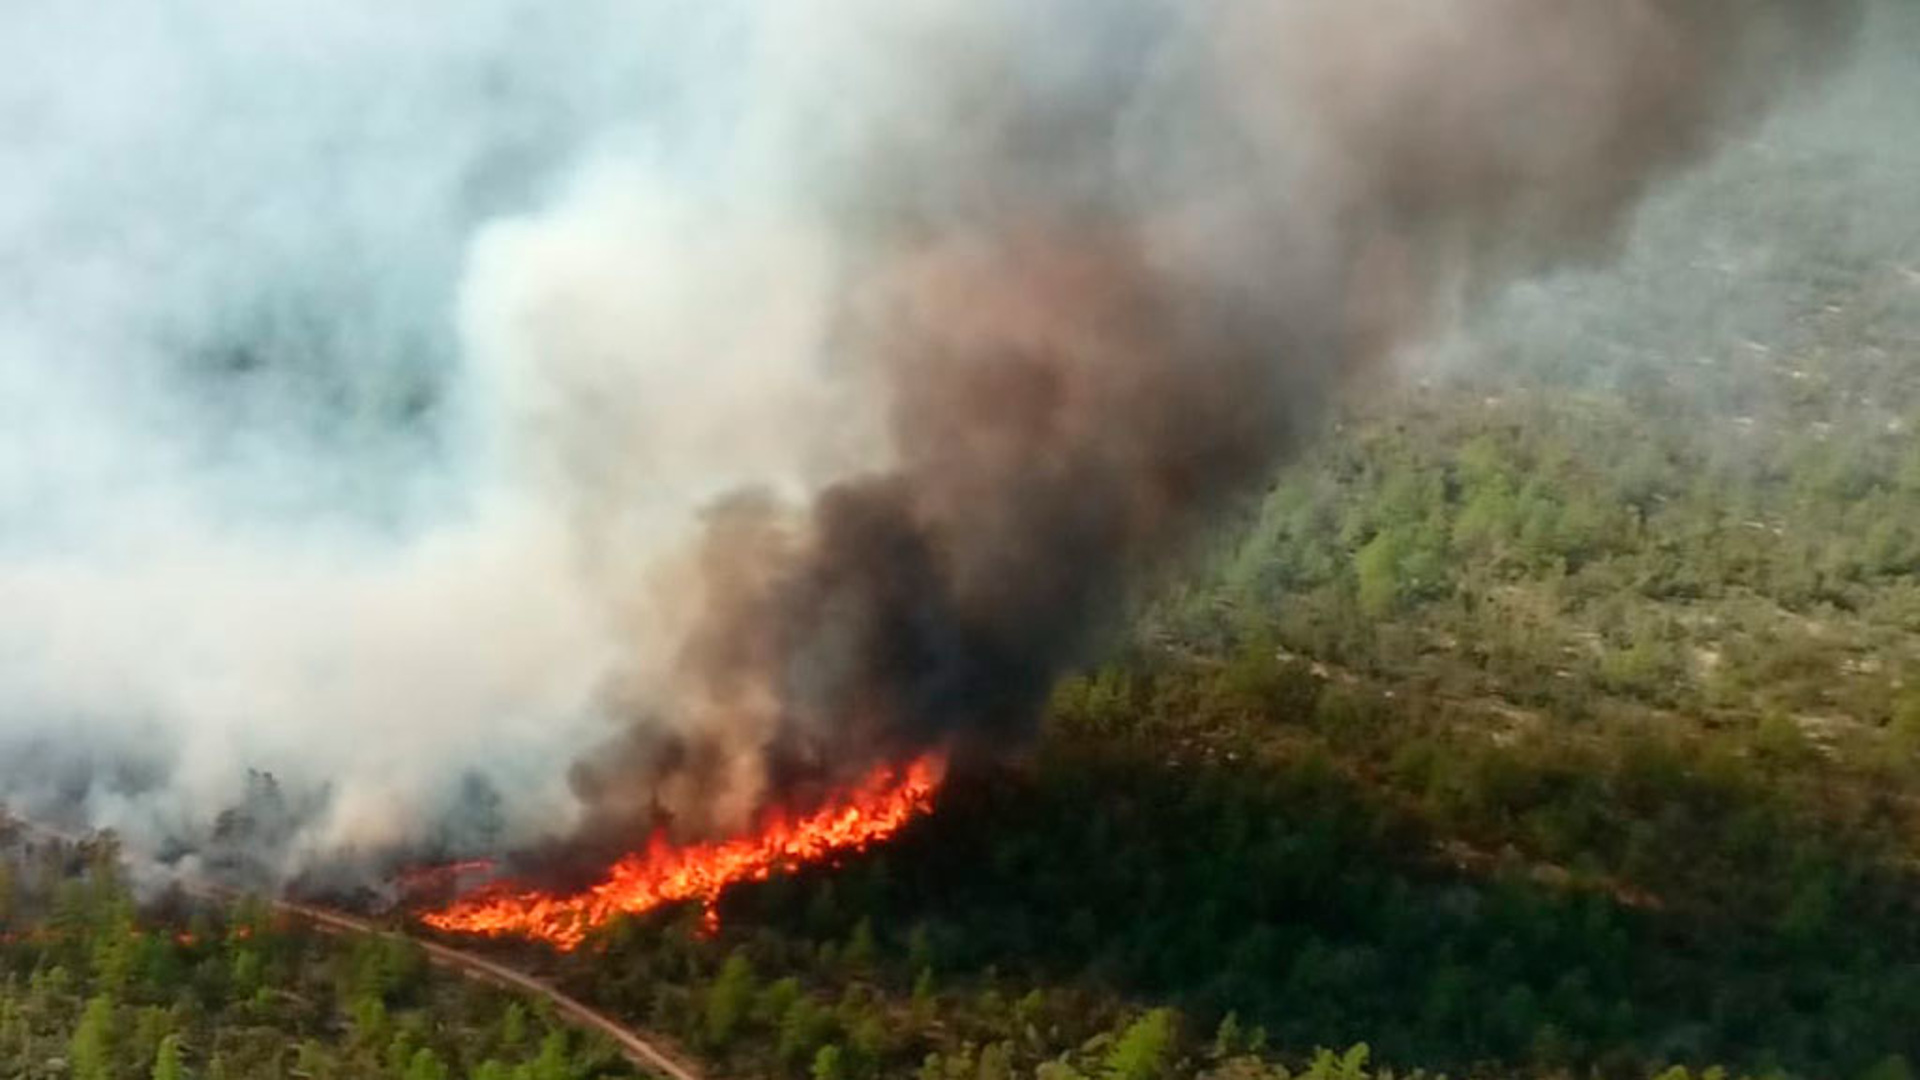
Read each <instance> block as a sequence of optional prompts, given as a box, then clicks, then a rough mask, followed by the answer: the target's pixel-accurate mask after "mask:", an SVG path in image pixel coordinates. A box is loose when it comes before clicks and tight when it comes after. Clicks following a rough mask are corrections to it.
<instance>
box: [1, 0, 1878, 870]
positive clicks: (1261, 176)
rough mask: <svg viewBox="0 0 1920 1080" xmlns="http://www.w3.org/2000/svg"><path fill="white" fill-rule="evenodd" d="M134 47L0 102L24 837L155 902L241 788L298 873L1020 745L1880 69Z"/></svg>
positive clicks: (1480, 33) (1027, 22) (146, 29)
mask: <svg viewBox="0 0 1920 1080" xmlns="http://www.w3.org/2000/svg"><path fill="white" fill-rule="evenodd" d="M109 6H110V7H112V8H113V9H114V10H113V11H112V12H111V13H110V14H109V13H103V12H101V11H98V10H94V11H90V12H88V13H87V14H86V16H85V17H84V18H83V17H82V16H80V15H78V14H76V13H72V12H69V11H66V10H65V9H64V8H63V7H62V6H61V5H58V4H55V3H53V2H52V0H31V2H30V3H29V4H28V5H27V10H26V11H25V12H23V13H22V14H21V15H20V16H18V17H16V18H15V19H14V20H12V21H13V22H14V23H16V24H17V25H18V27H19V32H18V33H14V34H11V35H10V41H9V43H8V44H6V45H4V46H0V59H4V60H5V63H4V64H0V256H3V257H0V598H3V599H0V791H4V792H5V793H6V794H7V795H8V797H10V798H13V799H16V800H20V801H22V802H24V803H26V804H27V805H28V808H29V809H35V808H39V809H40V810H41V811H42V812H46V811H48V810H50V809H59V810H63V811H64V812H66V813H68V814H70V815H72V816H76V817H84V818H86V819H88V820H91V821H93V822H95V823H98V824H106V825H113V826H116V827H119V828H121V829H123V830H125V831H127V832H128V833H129V836H130V839H131V840H133V841H134V843H135V844H136V845H142V846H144V847H145V848H146V849H148V850H152V851H162V850H165V849H168V848H169V847H171V848H173V849H175V850H178V849H180V848H182V847H184V848H186V849H192V850H198V849H199V848H201V847H204V846H206V845H207V844H210V843H212V842H213V841H214V840H216V839H219V837H218V836H216V835H215V833H216V832H219V833H220V835H221V836H230V835H231V834H232V833H233V831H234V830H233V829H231V828H228V829H226V830H225V831H224V832H220V830H217V829H216V828H215V826H214V825H213V824H212V823H213V822H215V821H216V820H218V819H219V815H220V812H221V811H222V810H228V809H231V808H234V807H244V806H245V805H247V804H248V803H249V801H250V800H253V801H258V798H257V797H258V795H259V792H261V791H262V790H271V791H273V792H274V794H273V795H272V800H271V801H273V802H274V805H275V806H276V807H280V808H286V807H292V808H298V812H297V813H295V812H293V811H290V810H289V811H285V812H283V810H282V809H275V810H274V811H273V812H272V813H270V814H261V815H255V816H258V817H262V818H271V819H272V820H273V821H274V826H273V827H272V828H271V829H266V830H264V831H265V832H266V833H267V834H270V835H269V837H268V839H266V840H265V841H264V842H263V843H262V850H261V851H260V852H259V853H258V856H259V857H260V858H261V859H262V860H264V861H266V862H268V863H269V864H270V865H271V867H272V868H273V870H274V871H275V872H277V873H293V872H297V871H299V870H301V869H303V868H306V867H309V866H310V865H311V864H312V863H313V862H314V861H315V860H317V859H327V858H337V857H339V856H340V855H342V854H343V853H350V852H353V851H360V852H369V851H381V850H389V849H394V848H406V847H418V846H421V845H427V844H434V843H445V844H448V845H451V846H455V847H460V846H471V845H475V844H481V843H485V844H506V845H515V844H522V843H527V842H530V841H533V840H536V839H538V838H540V837H542V836H546V835H560V834H565V833H568V832H570V831H574V830H578V829H580V828H586V829H589V830H593V831H598V832H601V833H603V834H604V833H614V834H620V835H629V836H630V835H631V832H632V830H633V829H634V828H636V827H638V826H640V825H641V824H643V823H646V822H649V821H651V820H652V819H653V818H654V817H656V816H657V815H658V814H660V813H662V812H665V813H668V814H670V815H672V816H673V817H674V818H675V820H677V821H678V822H679V823H680V824H681V825H682V827H685V828H688V829H701V828H719V827H726V826H728V825H731V824H736V823H738V822H739V821H740V820H741V818H742V817H743V816H744V815H746V814H748V813H749V812H751V811H752V809H753V808H755V807H756V806H758V805H760V804H761V803H762V802H764V801H765V800H766V799H768V798H770V797H772V796H773V795H775V794H776V793H781V794H784V793H791V792H794V791H797V790H799V789H800V788H804V787H805V786H806V785H809V784H813V783H818V782H822V781H832V780H836V779H840V778H843V777H845V776H847V775H849V774H851V773H854V772H857V771H863V770H864V769H865V767H866V766H868V765H869V764H871V763H872V762H873V761H874V760H875V759H876V758H880V757H885V756H891V755H898V754H902V753H905V752H908V751H910V750H915V749H919V748H923V747H927V746H930V745H935V744H955V743H957V744H962V745H993V744H996V743H999V742H1001V741H1003V740H1005V739H1008V738H1012V737H1018V735H1019V734H1020V733H1021V732H1023V731H1024V730H1025V727H1026V725H1027V724H1028V723H1029V722H1030V720H1031V719H1032V716H1033V714H1034V711H1035V708H1036V705H1037V702H1038V701H1039V700H1040V698H1041V696H1042V695H1043V694H1044V692H1045V689H1046V686H1047V684H1048V682H1049V680H1050V678H1051V677H1052V675H1053V674H1054V673H1055V672H1056V671H1057V670H1058V669H1059V667H1060V666H1061V665H1062V664H1064V663H1067V662H1068V661H1070V660H1071V658H1073V657H1074V656H1075V655H1076V654H1077V652H1078V651H1079V650H1081V649H1083V648H1084V647H1085V646H1086V634H1087V632H1088V629H1089V627H1091V626H1093V625H1096V624H1097V623H1098V621H1099V619H1100V617H1101V615H1102V613H1103V612H1104V611H1105V610H1107V609H1108V608H1109V607H1110V606H1111V605H1112V604H1114V603H1115V602H1116V601H1117V599H1118V598H1119V597H1120V595H1121V594H1122V593H1123V591H1124V585H1125V582H1126V581H1127V580H1128V578H1129V575H1131V574H1133V573H1135V572H1137V571H1138V570H1140V569H1141V568H1143V567H1147V566H1150V565H1152V564H1153V563H1154V562H1155V561H1156V560H1159V559H1161V558H1164V557H1165V556H1166V555H1167V554H1168V553H1170V552H1172V551H1175V550H1177V549H1178V547H1179V546H1180V545H1181V544H1182V543H1183V541H1185V540H1186V539H1187V538H1188V537H1189V536H1191V535H1192V533H1193V532H1194V530H1195V529H1196V528H1198V527H1199V526H1200V525H1201V523H1203V522H1204V521H1205V520H1206V519H1207V516H1208V514H1209V512H1210V511H1211V510H1213V509H1214V508H1216V507H1218V506H1220V505H1221V504H1222V503H1224V502H1226V501H1228V500H1231V499H1233V498H1234V497H1236V496H1238V495H1240V494H1241V493H1243V492H1245V491H1246V490H1247V489H1248V487H1249V486H1251V485H1256V484H1258V483H1259V482H1260V481H1261V480H1262V479H1263V478H1264V477H1265V476H1266V475H1267V474H1268V473H1269V471H1270V470H1271V469H1272V468H1274V466H1275V463H1276V462H1277V461H1279V460H1280V459H1281V458H1282V457H1283V456H1284V455H1285V453H1286V452H1287V450H1288V448H1289V447H1291V446H1293V445H1295V444H1297V442H1298V441H1299V440H1300V439H1302V438H1305V437H1307V436H1309V435H1310V434H1311V433H1312V431H1313V429H1314V427H1315V425H1316V423H1317V422H1318V420H1319V418H1320V417H1321V416H1322V415H1323V414H1324V412H1325V411H1326V408H1327V404H1328V400H1329V397H1330V395H1332V394H1335V393H1337V392H1339V391H1341V390H1342V389H1343V388H1347V387H1354V386H1364V385H1365V384H1366V382H1367V381H1368V380H1370V379H1375V378H1384V377H1387V369H1386V368H1385V367H1384V366H1383V362H1384V361H1386V360H1387V359H1388V358H1390V357H1391V356H1393V355H1394V354H1395V352H1396V351H1397V350H1399V349H1401V348H1403V347H1404V346H1406V345H1407V344H1409V343H1410V342H1414V341H1417V340H1419V339H1420V338H1421V337H1422V336H1424V335H1426V334H1428V333H1431V332H1433V331H1434V330H1436V329H1438V328H1443V327H1444V326H1446V325H1447V324H1448V323H1449V322H1450V320H1452V319H1453V318H1454V317H1455V316H1456V314H1457V313H1458V312H1460V311H1463V310H1466V309H1469V308H1471V307H1472V306H1473V305H1474V304H1475V303H1477V302H1478V301H1480V300H1481V299H1483V298H1485V297H1486V296H1488V295H1490V294H1491V293H1493V292H1494V291H1495V290H1497V289H1498V288H1499V287H1501V286H1502V285H1503V284H1505V283H1508V282H1511V281H1513V280H1515V279H1517V278H1520V277H1522V276H1524V275H1529V274H1533V273H1537V272H1539V271H1542V270H1545V269H1548V268H1551V267H1554V266H1556V265H1561V264H1564V263H1566V262H1567V261H1569V260H1592V259H1596V258H1600V257H1603V256H1605V255H1606V254H1608V252H1609V251H1610V249H1611V247H1612V245H1613V244H1614V243H1615V242H1616V241H1617V239H1618V237H1619V236H1620V235H1621V230H1622V228H1623V226H1624V224H1625V223H1626V221H1627V220H1628V217H1629V214H1630V211H1631V210H1632V209H1633V207H1634V206H1635V205H1636V204H1637V203H1638V202H1639V201H1640V200H1641V199H1642V198H1643V197H1644V196H1645V195H1646V193H1647V192H1648V191H1649V190H1650V188H1651V187H1652V186H1653V185H1655V184H1657V183H1658V182H1660V181H1661V180H1662V179H1663V178H1664V177H1666V176H1668V175H1669V174H1671V173H1672V172H1673V171H1675V170H1677V169H1679V168H1681V167H1683V166H1685V165H1687V164H1689V163H1691V162H1694V161H1696V160H1699V159H1700V158H1701V157H1702V156H1703V155H1704V154H1705V153H1707V152H1708V151H1709V150H1711V149H1712V148H1713V147H1714V146H1715V144H1716V143H1717V142H1718V141H1719V140H1720V139H1722V138H1724V137H1725V136H1726V135H1727V134H1728V133H1730V132H1734V131H1738V130H1740V129H1741V127H1742V126H1743V125H1746V124H1749V123H1751V122H1753V121H1754V120H1756V119H1757V118H1758V117H1759V115H1760V114H1761V111H1762V110H1763V109H1764V108H1765V107H1766V106H1767V105H1769V104H1770V103H1771V102H1773V101H1774V100H1775V99H1776V98H1777V97H1778V96H1779V95H1780V94H1781V93H1782V92H1784V91H1786V90H1788V89H1790V88H1792V87H1793V86H1794V85H1795V84H1796V83H1799V82H1802V81H1804V80H1805V79H1807V78H1808V77H1809V76H1811V75H1814V74H1816V73H1818V72H1819V71H1820V70H1822V69H1823V68H1825V67H1827V66H1829V65H1830V64H1831V63H1832V62H1833V61H1834V60H1835V58H1836V57H1837V56H1838V55H1839V53H1840V52H1841V50H1842V49H1843V47H1844V46H1845V44H1846V42H1847V40H1848V38H1849V37H1850V33H1851V31H1852V29H1853V27H1854V23H1855V22H1856V19H1857V17H1858V14H1859V12H1858V10H1857V5H1856V4H1855V3H1852V2H1848V0H1634V2H1630V3H1619V4H1595V3H1591V2H1590V0H1475V2H1474V3H1471V4H1453V5H1435V4H1432V3H1427V2H1420V0H1380V2H1377V3H1366V4H1355V3H1347V2H1336V0H1305V2H1302V0H1289V2H1281V0H1203V2H1200V3H1192V2H1188V3H1180V4H1174V3H1165V2H1161V0H1126V2H1122V3H1113V2H1111V0H1101V2H1095V0H1060V2H1058V3H1054V4H1049V5H1023V4H1016V3H1012V2H1011V0H1005V2H1003V0H989V2H978V0H976V2H970V3H958V2H943V0H915V2H908V3H900V2H898V0H894V2H881V0H854V2H847V0H836V2H832V3H828V2H826V0H805V2H793V3H784V4H774V5H753V4H726V3H721V4H683V3H675V2H670V0H600V2H597V3H590V4H584V5H570V6H569V9H568V11H567V12H566V13H557V12H556V11H554V10H552V9H551V8H550V7H549V6H545V5H541V6H536V5H532V4H527V3H520V2H517V0H494V2H490V3H483V4H474V3H460V4H453V3H450V2H449V3H426V4H415V5H410V6H409V7H408V9H407V11H406V12H404V13H397V14H396V13H393V12H390V11H387V10H385V9H378V8H375V7H374V6H372V5H364V4H346V5H332V6H330V7H327V8H324V9H322V8H318V7H314V6H312V5H304V4H294V5H288V4H268V3H264V2H263V3H244V4H239V5H235V4H221V5H215V4H213V3H212V2H211V0H166V2H154V0H139V2H136V0H117V2H115V3H112V4H110V5H109ZM96 7H97V5H96ZM570 763H574V764H572V767H571V768H569V764H570ZM268 773H270V774H272V775H273V776H274V777H275V778H276V783H275V784H273V785H264V784H263V782H262V781H261V779H260V777H261V776H262V775H264V774H268ZM283 787H284V788H286V789H290V790H291V791H292V792H293V794H291V795H282V794H280V789H281V788H283ZM476 792H478V793H479V794H478V795H477V796H476V794H475V793H476ZM476 802H477V803H482V804H485V805H486V806H487V808H488V812H487V814H485V815H480V816H484V817H487V818H488V819H489V820H490V821H491V820H494V819H496V818H497V820H498V821H499V822H500V823H502V824H501V825H500V827H499V829H498V830H496V829H494V828H492V827H491V826H490V827H489V829H488V830H487V835H486V836H485V837H484V838H481V837H475V836H470V835H465V834H462V833H461V832H460V831H459V823H460V822H462V821H464V820H466V819H467V818H468V817H470V816H472V815H470V814H469V813H468V810H469V808H470V807H471V805H472V804H475V803H476ZM496 804H497V805H496ZM240 817H241V818H245V817H246V815H245V814H244V813H243V814H241V815H240ZM288 818H292V819H293V820H283V819H288ZM225 820H226V821H227V822H229V824H230V823H231V822H232V821H233V820H235V818H234V816H233V815H228V816H227V818H226V819H225ZM450 823H451V824H450ZM450 829H452V830H453V831H451V832H450V831H449V830H450Z"/></svg>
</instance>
